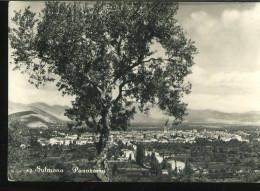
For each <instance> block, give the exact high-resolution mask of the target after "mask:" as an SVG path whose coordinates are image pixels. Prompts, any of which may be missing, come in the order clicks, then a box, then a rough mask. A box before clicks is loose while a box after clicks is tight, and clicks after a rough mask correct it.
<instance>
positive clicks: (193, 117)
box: [8, 101, 260, 128]
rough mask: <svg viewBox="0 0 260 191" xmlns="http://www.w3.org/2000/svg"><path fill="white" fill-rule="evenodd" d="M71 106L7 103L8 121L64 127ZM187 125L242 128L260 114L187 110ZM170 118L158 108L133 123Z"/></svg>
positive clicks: (256, 120) (257, 121)
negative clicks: (217, 125) (214, 124)
mask: <svg viewBox="0 0 260 191" xmlns="http://www.w3.org/2000/svg"><path fill="white" fill-rule="evenodd" d="M68 108H69V107H68V106H61V105H53V106H50V105H48V104H45V103H42V102H37V103H31V104H21V103H14V102H11V101H9V102H8V115H9V119H12V118H19V119H20V120H21V121H23V122H24V123H25V124H26V125H27V126H28V127H30V128H37V127H40V128H48V127H50V126H53V127H55V126H64V125H65V124H66V123H67V122H69V121H70V119H69V118H67V117H66V116H64V113H65V110H66V109H68ZM187 113H188V115H187V116H186V117H185V122H186V123H198V124H199V123H220V124H239V125H260V112H259V111H251V112H245V113H226V112H220V111H215V110H191V109H188V110H187ZM167 119H169V117H167V116H166V115H164V114H163V113H162V112H161V111H160V110H159V109H156V108H152V109H151V111H150V114H149V115H146V114H143V113H141V112H137V113H136V114H135V117H134V119H133V120H131V121H130V123H133V124H134V123H135V124H148V123H149V124H163V123H164V122H165V121H166V120H167Z"/></svg>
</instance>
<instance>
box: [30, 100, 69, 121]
mask: <svg viewBox="0 0 260 191" xmlns="http://www.w3.org/2000/svg"><path fill="white" fill-rule="evenodd" d="M29 106H32V107H35V108H38V109H41V110H42V111H45V112H48V113H50V114H52V115H54V116H55V117H57V118H59V119H61V120H65V121H69V120H70V119H69V118H68V117H66V116H64V113H65V110H66V109H69V107H68V106H61V105H53V106H50V105H47V104H45V103H42V102H36V103H32V104H29Z"/></svg>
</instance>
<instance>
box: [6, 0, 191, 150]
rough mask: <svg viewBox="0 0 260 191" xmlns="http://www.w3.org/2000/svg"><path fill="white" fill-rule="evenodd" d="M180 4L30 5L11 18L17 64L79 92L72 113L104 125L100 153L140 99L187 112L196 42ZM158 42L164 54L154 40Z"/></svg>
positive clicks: (178, 114)
mask: <svg viewBox="0 0 260 191" xmlns="http://www.w3.org/2000/svg"><path fill="white" fill-rule="evenodd" d="M177 10H178V3H175V2H171V3H169V2H161V3H142V2H96V3H92V4H90V3H87V2H84V3H82V2H81V3H78V2H46V3H45V7H44V8H43V10H42V11H41V13H40V14H39V15H36V13H33V12H32V11H31V10H30V7H27V8H25V9H24V10H23V11H21V10H20V11H18V12H15V15H14V17H13V18H12V21H13V22H14V23H15V25H16V27H14V28H12V29H10V44H11V47H12V49H13V51H12V63H14V65H15V67H14V69H15V70H20V71H21V72H22V73H28V74H29V82H30V83H32V84H34V85H35V86H36V87H39V86H40V85H42V84H44V83H46V82H49V81H55V82H56V86H57V87H58V90H59V91H61V92H62V94H63V95H66V94H67V95H73V96H75V100H74V101H73V102H72V108H70V109H68V110H67V111H66V115H67V116H68V117H69V118H71V119H73V120H75V121H77V122H78V125H81V124H82V122H85V123H86V124H87V126H88V127H90V128H93V129H94V130H95V131H96V132H98V133H100V141H99V143H98V144H97V149H98V152H99V153H101V152H103V151H104V148H105V145H106V144H107V141H108V139H109V131H110V130H111V129H112V130H113V129H114V130H120V129H123V130H124V129H126V128H127V125H128V121H129V119H131V118H133V116H134V114H135V112H136V109H135V107H136V106H138V107H139V109H140V110H141V111H142V112H148V111H149V109H150V108H151V107H152V106H155V105H157V106H158V107H159V108H160V109H161V110H163V111H164V112H165V114H167V115H169V116H173V117H174V118H175V122H181V121H182V120H183V116H184V115H185V108H186V104H185V103H184V102H182V100H181V98H182V97H183V95H184V94H188V93H190V88H191V84H190V83H185V81H184V79H185V77H186V76H187V75H188V74H190V73H191V67H192V65H193V64H194V62H193V55H194V54H195V53H196V48H195V46H194V42H193V41H191V40H188V39H187V38H186V37H185V32H184V31H183V29H182V27H181V26H180V25H179V24H178V22H177V20H176V18H175V16H176V13H177ZM159 45H160V46H161V47H162V49H163V51H164V53H163V54H164V55H163V56H158V53H156V51H155V50H153V48H152V47H154V46H159ZM104 152H106V151H104ZM100 155H101V154H100Z"/></svg>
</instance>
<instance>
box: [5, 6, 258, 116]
mask: <svg viewBox="0 0 260 191" xmlns="http://www.w3.org/2000/svg"><path fill="white" fill-rule="evenodd" d="M28 5H31V8H32V10H33V11H35V12H39V11H40V10H41V8H42V7H43V4H42V3H39V2H34V3H32V2H29V3H28V2H27V3H24V2H12V3H10V7H9V10H10V12H9V13H10V16H12V12H13V10H14V9H16V10H19V9H20V8H23V7H25V6H28ZM177 19H178V22H179V24H180V25H181V26H182V27H183V29H184V30H185V31H186V36H187V37H188V38H190V39H191V40H193V41H195V46H196V47H197V49H198V54H196V55H195V65H194V66H193V68H192V70H193V73H192V74H191V75H190V76H188V80H189V81H190V82H191V83H192V92H191V93H190V94H189V95H186V96H185V97H184V98H183V100H184V101H185V102H186V103H188V108H190V109H197V110H204V109H211V110H218V111H223V112H238V113H241V112H248V111H260V43H259V42H258V39H259V34H260V3H180V7H179V10H178V14H177ZM9 26H12V23H11V22H9ZM12 67H13V66H12V65H9V100H10V101H13V102H18V103H26V104H27V103H32V102H45V103H47V104H49V105H54V104H58V105H67V106H70V105H71V103H70V102H71V101H72V100H73V98H72V97H69V96H64V97H62V96H61V92H59V91H58V90H57V88H56V86H55V84H54V83H48V84H46V85H45V86H44V87H40V89H36V88H35V87H34V86H33V85H30V84H29V83H28V76H26V75H25V74H20V72H19V71H12Z"/></svg>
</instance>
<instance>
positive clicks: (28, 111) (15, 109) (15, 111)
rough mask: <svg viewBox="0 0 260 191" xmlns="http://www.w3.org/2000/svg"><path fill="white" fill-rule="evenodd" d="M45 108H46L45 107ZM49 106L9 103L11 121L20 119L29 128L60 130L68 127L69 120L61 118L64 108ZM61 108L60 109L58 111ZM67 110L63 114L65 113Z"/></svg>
mask: <svg viewBox="0 0 260 191" xmlns="http://www.w3.org/2000/svg"><path fill="white" fill-rule="evenodd" d="M44 106H45V107H44ZM51 107H52V106H49V105H47V104H44V103H35V104H28V105H26V104H20V103H14V102H8V113H9V116H8V118H9V120H12V119H19V120H21V121H22V122H23V123H24V124H25V125H26V126H28V127H29V128H44V129H46V128H49V127H52V128H60V127H64V126H66V123H67V120H63V118H64V117H60V118H59V117H56V116H60V115H61V114H60V112H61V109H60V108H61V107H63V106H58V107H56V106H54V107H53V110H51ZM56 108H59V109H56ZM65 108H67V107H64V109H63V112H65Z"/></svg>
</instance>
